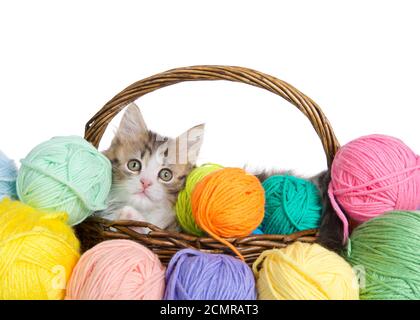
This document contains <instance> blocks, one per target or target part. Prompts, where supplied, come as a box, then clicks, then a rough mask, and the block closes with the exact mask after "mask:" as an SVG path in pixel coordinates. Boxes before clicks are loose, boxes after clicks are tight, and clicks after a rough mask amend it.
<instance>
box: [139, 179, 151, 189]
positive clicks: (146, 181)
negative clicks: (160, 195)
mask: <svg viewBox="0 0 420 320" xmlns="http://www.w3.org/2000/svg"><path fill="white" fill-rule="evenodd" d="M140 183H141V184H142V186H143V188H144V189H147V188H148V187H150V186H151V185H152V181H150V180H149V179H145V178H141V179H140Z"/></svg>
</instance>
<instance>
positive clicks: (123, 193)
mask: <svg viewBox="0 0 420 320" xmlns="http://www.w3.org/2000/svg"><path fill="white" fill-rule="evenodd" d="M203 134H204V125H203V124H202V125H198V126H196V127H194V128H191V129H190V130H188V131H187V132H185V133H184V134H182V135H181V136H179V137H178V138H176V139H172V138H168V137H164V136H161V135H159V134H156V133H154V132H152V131H149V130H148V129H147V127H146V124H145V122H144V119H143V117H142V114H141V112H140V109H139V108H138V107H137V106H136V105H135V104H134V103H132V104H130V105H129V106H128V107H127V109H126V111H125V113H124V116H123V118H122V120H121V124H120V126H119V128H118V130H117V132H116V134H115V137H114V139H113V141H112V143H111V146H110V148H109V149H108V150H106V151H105V152H104V154H105V155H106V156H107V157H108V159H109V160H110V161H111V163H112V174H113V182H112V188H111V193H110V195H109V198H108V208H107V209H106V210H104V211H102V212H98V213H97V214H98V215H100V216H104V217H105V218H107V219H111V220H135V221H145V222H149V223H152V224H154V225H156V226H158V227H159V228H162V229H176V219H175V213H174V209H173V208H174V204H175V202H176V199H177V196H178V193H179V192H180V191H181V190H182V189H183V187H184V185H185V180H186V177H187V175H188V174H189V173H190V172H191V170H192V169H193V168H194V167H195V163H196V160H197V158H198V154H199V151H200V148H201V145H202V142H203ZM133 229H134V228H133ZM135 230H136V231H138V232H142V233H145V232H147V230H144V229H143V228H135Z"/></svg>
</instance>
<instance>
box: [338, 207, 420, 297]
mask: <svg viewBox="0 0 420 320" xmlns="http://www.w3.org/2000/svg"><path fill="white" fill-rule="evenodd" d="M346 259H347V261H349V262H350V264H351V265H352V266H353V268H354V269H356V270H357V271H358V273H359V279H360V281H359V282H360V298H361V299H364V300H408V299H412V300H419V299H420V212H419V211H411V212H410V211H394V212H388V213H385V214H383V215H381V216H378V217H376V218H373V219H371V220H369V221H367V222H365V223H363V224H362V225H360V226H359V227H357V228H356V229H355V230H354V231H353V233H352V235H351V237H350V240H349V243H348V245H347V257H346Z"/></svg>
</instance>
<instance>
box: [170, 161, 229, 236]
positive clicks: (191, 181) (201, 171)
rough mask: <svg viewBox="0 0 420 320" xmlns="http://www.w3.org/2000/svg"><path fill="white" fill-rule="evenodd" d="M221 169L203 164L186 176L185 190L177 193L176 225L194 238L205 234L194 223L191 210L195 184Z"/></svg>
mask: <svg viewBox="0 0 420 320" xmlns="http://www.w3.org/2000/svg"><path fill="white" fill-rule="evenodd" d="M222 168H223V167H222V166H220V165H218V164H204V165H202V166H201V167H197V168H195V169H194V170H192V171H191V172H190V174H189V175H188V177H187V181H186V183H185V188H184V189H183V190H181V191H180V192H179V194H178V199H177V201H176V205H175V212H176V217H177V220H178V223H179V224H180V226H181V228H182V230H184V231H185V232H187V233H189V234H193V235H196V236H203V235H204V234H205V233H204V232H203V231H202V230H201V229H200V227H199V226H197V224H196V223H195V220H194V217H193V213H192V208H191V196H192V193H193V191H194V188H195V186H196V185H197V183H199V182H200V181H201V180H202V179H203V178H204V177H205V176H207V175H208V174H210V173H212V172H214V171H216V170H219V169H222Z"/></svg>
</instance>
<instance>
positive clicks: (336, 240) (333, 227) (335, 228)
mask: <svg viewBox="0 0 420 320" xmlns="http://www.w3.org/2000/svg"><path fill="white" fill-rule="evenodd" d="M284 174H287V175H294V176H297V175H296V174H294V173H293V171H263V172H261V173H259V174H257V175H256V176H257V177H258V179H259V180H260V181H261V182H263V181H264V180H266V179H268V178H269V177H270V176H272V175H284ZM300 178H303V177H300ZM306 179H307V180H309V181H311V182H313V183H314V184H315V185H316V186H317V188H318V190H319V192H320V194H321V199H322V217H321V225H320V228H319V232H318V238H317V242H318V243H319V244H320V245H322V246H324V247H326V248H327V249H330V250H333V251H335V252H341V250H342V249H343V247H344V245H343V242H342V239H343V225H342V222H341V220H340V218H338V216H337V215H336V213H335V211H334V209H333V207H332V205H331V202H330V198H329V197H328V185H329V183H330V181H331V175H330V171H329V170H326V171H323V172H321V173H319V174H317V175H315V176H313V177H309V178H306Z"/></svg>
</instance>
